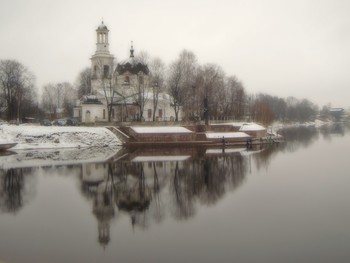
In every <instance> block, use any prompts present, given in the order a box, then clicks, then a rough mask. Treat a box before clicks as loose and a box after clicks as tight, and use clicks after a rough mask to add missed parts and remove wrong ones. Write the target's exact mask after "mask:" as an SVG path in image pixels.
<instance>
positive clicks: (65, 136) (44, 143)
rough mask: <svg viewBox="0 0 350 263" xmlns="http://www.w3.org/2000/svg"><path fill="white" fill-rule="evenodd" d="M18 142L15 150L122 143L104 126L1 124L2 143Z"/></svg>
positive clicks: (114, 145)
mask: <svg viewBox="0 0 350 263" xmlns="http://www.w3.org/2000/svg"><path fill="white" fill-rule="evenodd" d="M5 142H16V143H18V144H17V145H16V146H15V147H13V148H11V149H13V150H26V149H52V148H84V147H112V148H113V147H117V146H119V145H121V144H122V143H121V142H120V140H119V139H118V138H117V137H116V136H115V135H114V134H113V133H112V132H111V131H109V130H108V129H106V128H103V127H57V126H49V127H46V126H29V125H24V126H15V125H1V126H0V143H5Z"/></svg>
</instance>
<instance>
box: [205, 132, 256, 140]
mask: <svg viewBox="0 0 350 263" xmlns="http://www.w3.org/2000/svg"><path fill="white" fill-rule="evenodd" d="M205 136H206V137H207V138H208V139H221V138H223V137H224V138H227V139H229V138H248V137H249V138H250V135H248V134H246V133H244V132H207V133H205Z"/></svg>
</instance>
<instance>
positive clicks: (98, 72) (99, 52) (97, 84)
mask: <svg viewBox="0 0 350 263" xmlns="http://www.w3.org/2000/svg"><path fill="white" fill-rule="evenodd" d="M108 33H109V30H108V28H107V26H106V25H105V24H104V23H103V21H102V22H101V24H100V25H99V26H98V28H97V29H96V38H97V39H96V40H97V41H96V51H95V54H94V55H93V56H92V57H91V91H92V92H93V93H94V92H96V91H97V90H99V89H103V86H105V85H106V83H107V84H108V82H109V83H110V80H111V79H112V74H113V61H114V57H113V55H111V54H110V53H109V39H108ZM108 80H109V81H108Z"/></svg>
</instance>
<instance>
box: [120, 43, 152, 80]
mask: <svg viewBox="0 0 350 263" xmlns="http://www.w3.org/2000/svg"><path fill="white" fill-rule="evenodd" d="M116 71H117V72H118V74H119V75H121V74H123V73H125V72H127V71H128V72H130V73H131V74H138V73H139V72H141V71H142V72H143V73H144V74H145V75H148V73H149V69H148V66H147V65H146V64H144V63H142V62H141V61H139V60H138V59H137V58H135V57H134V47H133V44H132V42H131V48H130V57H129V58H128V59H126V60H124V61H123V62H121V63H118V65H117V69H116Z"/></svg>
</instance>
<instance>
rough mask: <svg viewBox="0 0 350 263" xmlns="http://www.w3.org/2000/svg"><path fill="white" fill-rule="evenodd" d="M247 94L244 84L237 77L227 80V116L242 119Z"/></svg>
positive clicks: (225, 109) (225, 106) (225, 108)
mask: <svg viewBox="0 0 350 263" xmlns="http://www.w3.org/2000/svg"><path fill="white" fill-rule="evenodd" d="M245 102H246V94H245V90H244V87H243V84H242V83H241V82H240V81H239V80H238V79H237V78H236V77H235V76H232V77H228V78H227V79H226V99H225V105H224V111H225V115H230V116H233V117H234V118H235V119H241V118H242V117H243V115H244V110H245Z"/></svg>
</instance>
